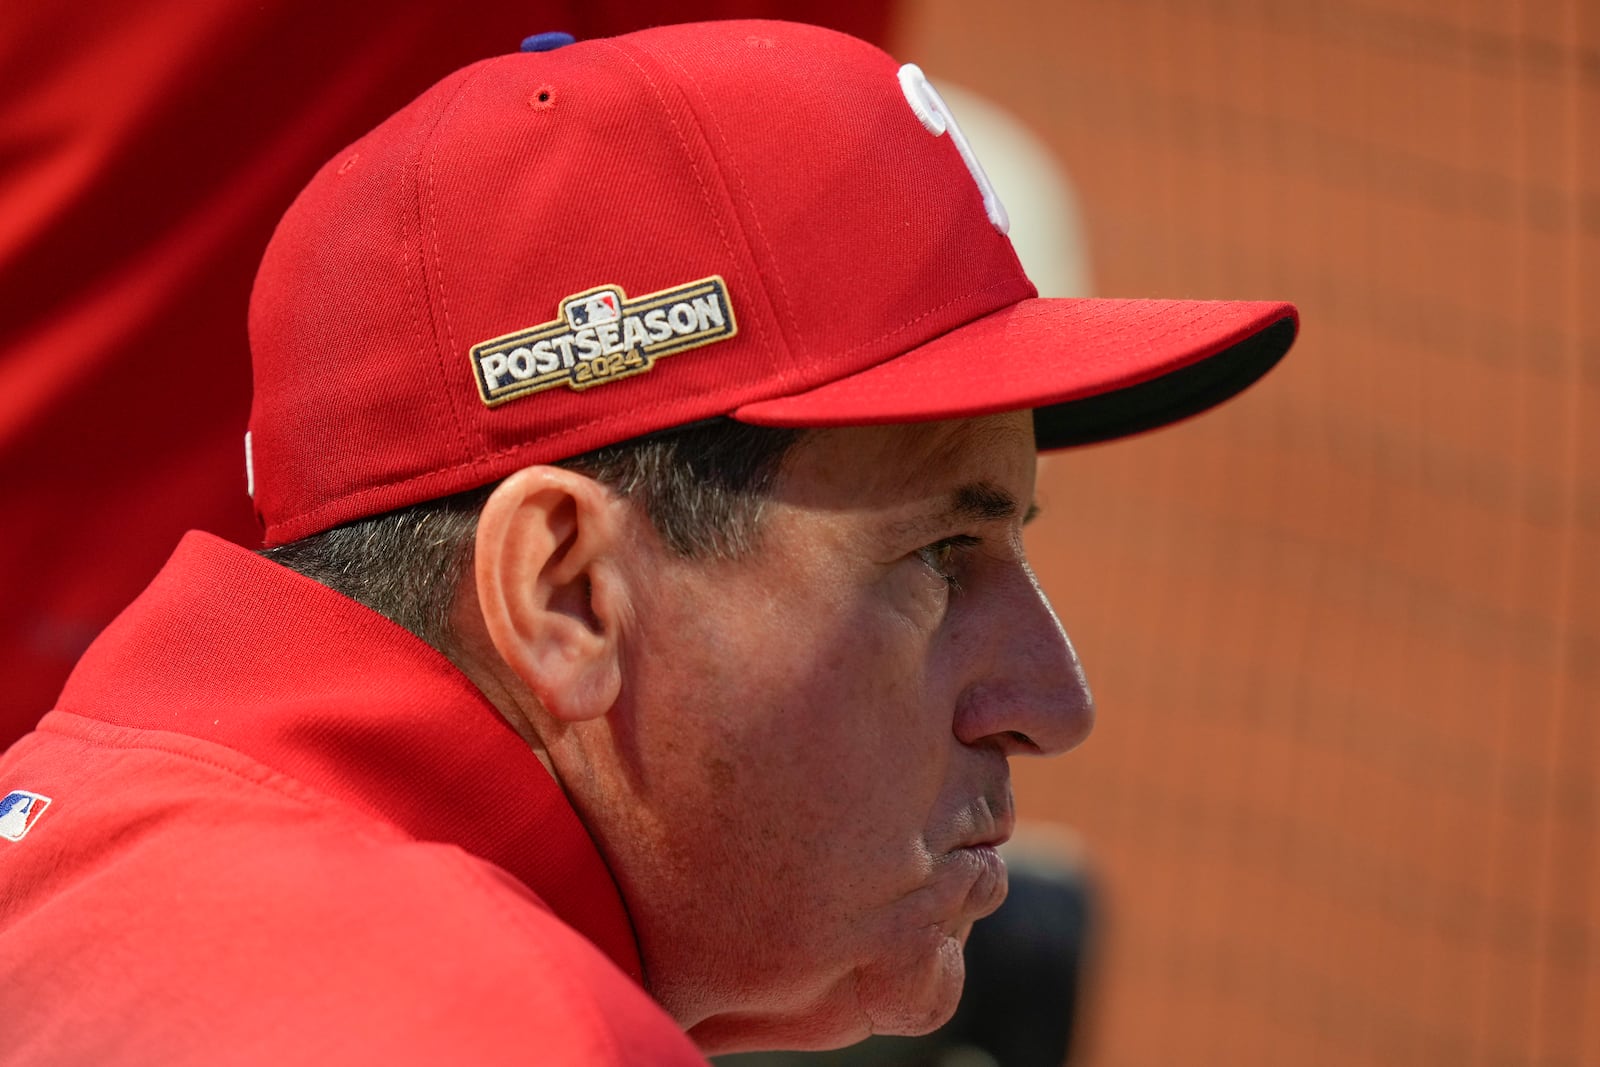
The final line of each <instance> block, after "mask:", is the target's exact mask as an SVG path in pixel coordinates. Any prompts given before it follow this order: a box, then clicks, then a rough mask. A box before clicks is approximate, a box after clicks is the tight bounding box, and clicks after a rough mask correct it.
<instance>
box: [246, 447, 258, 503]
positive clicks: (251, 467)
mask: <svg viewBox="0 0 1600 1067" xmlns="http://www.w3.org/2000/svg"><path fill="white" fill-rule="evenodd" d="M244 492H245V495H246V496H248V497H249V498H250V499H251V500H254V499H255V498H256V457H255V456H254V455H252V454H251V450H250V431H249V430H246V431H245V432H244Z"/></svg>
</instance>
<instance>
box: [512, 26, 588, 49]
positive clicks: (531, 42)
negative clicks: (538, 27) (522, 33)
mask: <svg viewBox="0 0 1600 1067" xmlns="http://www.w3.org/2000/svg"><path fill="white" fill-rule="evenodd" d="M576 40H577V38H576V37H574V36H572V34H570V33H562V32H561V31H560V30H552V31H551V32H549V33H536V34H534V35H533V36H532V37H524V38H523V39H522V50H523V51H524V52H554V51H555V50H556V49H557V48H565V47H566V46H567V45H569V44H572V43H573V42H575V41H576Z"/></svg>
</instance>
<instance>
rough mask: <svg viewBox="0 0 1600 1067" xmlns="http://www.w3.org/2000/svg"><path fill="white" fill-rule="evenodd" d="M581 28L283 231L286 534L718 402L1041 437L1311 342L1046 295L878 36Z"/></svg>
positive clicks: (960, 147)
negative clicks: (983, 423) (1012, 421)
mask: <svg viewBox="0 0 1600 1067" xmlns="http://www.w3.org/2000/svg"><path fill="white" fill-rule="evenodd" d="M566 40H567V39H565V38H563V36H562V35H541V36H540V37H539V38H530V41H529V45H528V47H531V48H532V50H530V51H524V52H521V53H518V54H514V55H508V56H501V57H498V58H494V59H489V60H485V61H483V62H481V63H477V64H474V65H473V66H470V67H467V68H465V69H463V70H459V71H457V72H455V73H454V74H452V75H450V76H449V77H447V78H445V79H444V80H443V81H441V82H439V83H438V84H437V85H435V86H433V87H432V88H430V89H428V90H427V91H426V92H424V93H423V94H422V95H421V96H420V97H418V98H417V99H416V100H415V101H413V102H412V103H411V104H409V105H408V106H407V107H405V108H404V109H403V110H401V111H400V112H398V113H397V114H395V115H393V116H391V117H390V118H389V119H388V120H387V121H385V122H384V123H383V124H382V125H380V126H379V127H378V128H377V129H375V130H373V131H372V132H371V133H369V134H368V135H367V136H365V137H363V138H362V139H360V140H359V141H357V142H356V143H355V144H353V145H351V146H350V147H349V148H348V149H347V150H346V151H344V152H341V153H340V154H339V155H338V156H337V157H335V158H334V159H332V160H330V161H329V162H328V163H327V165H326V166H324V167H323V168H322V169H321V171H319V172H318V173H317V175H316V176H315V177H314V178H313V179H312V180H311V183H310V184H309V185H308V186H307V187H306V189H305V190H304V191H303V192H302V193H301V194H300V196H299V197H298V199H296V201H295V202H294V204H293V206H291V207H290V209H289V211H288V213H287V214H286V215H285V216H284V218H283V220H282V222H281V223H280V224H279V226H278V229H277V232H276V233H275V234H274V235H273V238H272V241H271V243H270V244H269V245H268V247H267V251H266V255H265V257H264V259H263V261H262V265H261V270H260V273H259V274H258V276H257V278H256V284H255V291H254V293H253V295H252V298H251V306H250V343H251V349H252V352H253V356H254V362H255V400H254V404H253V407H252V410H251V415H250V431H251V432H250V435H249V437H248V438H247V441H248V444H249V452H250V454H251V457H252V459H251V481H252V495H253V496H254V499H255V504H256V509H257V512H258V514H259V515H260V516H261V518H262V520H263V522H264V524H265V526H266V540H267V542H268V543H269V544H277V543H282V542H284V541H290V540H294V539H296V538H300V537H304V536H306V535H307V534H311V533H315V532H317V531H319V530H324V529H327V528H329V527H331V526H336V525H338V524H340V523H344V522H348V521H350V520H352V519H356V518H360V517H363V516H368V515H374V514H378V513H380V512H384V511H388V510H391V509H393V508H398V507H403V506H406V505H409V504H414V503H417V502H420V501H423V500H428V499H432V498H435V497H440V496H446V495H449V494H451V493H456V492H460V491H462V490H465V489H469V488H472V487H474V486H478V485H483V484H485V483H488V482H491V481H493V480H495V479H496V478H500V477H503V476H505V475H507V474H509V473H511V472H512V471H515V470H517V469H519V468H521V467H524V466H527V465H530V464H535V463H546V462H553V461H557V460H561V459H565V458H569V457H572V456H575V455H579V454H581V453H584V452H587V451H590V450H591V449H594V448H598V447H600V446H602V445H607V444H612V443H615V442H619V441H624V440H627V439H629V438H633V437H638V436H641V435H643V434H647V433H651V432H654V431H658V430H662V429H665V428H668V427H672V426H678V425H683V424H686V423H691V422H695V421H698V420H701V419H706V418H709V417H713V416H719V415H726V416H731V417H733V418H735V419H738V420H740V421H743V422H747V423H753V424H756V425H762V426H800V427H822V426H844V425H868V424H875V423H886V422H910V421H921V420H927V419H941V418H953V417H962V416H973V415H982V414H990V413H994V412H1000V411H1016V410H1024V409H1030V408H1031V409H1033V410H1034V412H1035V426H1036V433H1037V437H1038V441H1039V445H1040V447H1041V448H1059V447H1064V446H1067V445H1074V444H1083V443H1088V442H1092V441H1100V440H1105V439H1107V438H1111V437H1116V436H1120V435H1123V434H1128V433H1134V432H1137V431H1140V430H1145V429H1149V428H1151V427H1154V426H1159V425H1162V424H1164V423H1167V422H1171V421H1173V420H1175V419H1179V418H1183V417H1186V416H1188V415H1192V414H1195V413H1196V412H1199V411H1201V410H1204V409H1205V408H1208V407H1210V406H1211V405H1213V404H1215V403H1218V402H1220V401H1222V400H1224V399H1226V398H1228V397H1230V396H1232V395H1233V394H1234V393H1236V392H1238V391H1239V390H1241V389H1243V388H1244V387H1245V386H1247V385H1248V384H1250V383H1251V382H1252V381H1254V380H1255V379H1256V378H1258V377H1260V376H1261V375H1262V374H1264V373H1265V372H1266V371H1267V370H1268V369H1269V368H1270V367H1271V366H1272V365H1273V364H1274V363H1276V362H1277V360H1278V359H1279V358H1280V357H1281V356H1282V355H1283V353H1284V352H1285V351H1287V349H1288V347H1289V345H1290V343H1291V342H1292V341H1293V339H1294V335H1295V330H1296V323H1297V319H1296V313H1295V309H1294V308H1293V306H1291V305H1289V304H1285V303H1273V302H1243V301H1176V300H1095V299H1040V298H1038V296H1037V295H1036V290H1035V289H1034V287H1033V285H1032V284H1031V283H1030V282H1029V281H1028V279H1027V277H1026V276H1025V275H1024V273H1023V271H1022V267H1021V265H1020V264H1019V263H1018V262H1017V257H1016V255H1015V253H1014V252H1013V251H1012V248H1011V242H1010V241H1009V239H1008V238H1007V237H1006V235H1005V232H1004V230H1005V227H1006V225H1007V222H1006V218H1005V212H1004V208H1003V207H1002V206H1001V205H1000V203H999V200H998V198H997V197H995V196H994V193H993V190H992V188H991V187H990V186H989V183H988V180H987V178H986V177H984V175H983V172H982V168H981V166H980V165H979V163H978V162H977V160H976V159H974V158H973V156H972V153H971V152H970V150H969V149H968V148H967V146H966V142H965V140H964V138H963V137H962V136H961V131H960V128H959V126H957V125H956V124H955V123H954V120H953V118H952V117H951V116H950V115H949V111H948V108H946V107H945V106H944V104H943V101H942V100H941V99H940V98H939V96H938V94H937V92H936V91H934V90H933V89H932V87H931V86H929V85H928V83H927V81H926V79H924V78H923V77H922V76H921V72H920V71H918V70H917V69H916V68H915V67H913V66H909V65H907V66H902V65H901V64H899V63H897V62H895V61H894V60H893V59H891V58H890V57H889V56H887V55H885V54H884V53H883V52H882V51H880V50H878V49H877V48H875V47H873V46H871V45H869V44H866V43H864V42H862V41H858V40H856V39H854V38H851V37H848V36H845V35H843V34H839V33H835V32H833V31H830V30H825V29H820V28H818V27H814V26H803V25H795V24H790V23H780V22H754V21H729V22H714V23H703V24H696V25H684V26H666V27H660V28H656V29H650V30H644V31H641V32H638V33H632V34H628V35H626V36H622V37H615V38H609V39H604V40H594V41H586V42H583V43H577V44H566V43H565V41H566ZM556 45H564V47H552V46H556Z"/></svg>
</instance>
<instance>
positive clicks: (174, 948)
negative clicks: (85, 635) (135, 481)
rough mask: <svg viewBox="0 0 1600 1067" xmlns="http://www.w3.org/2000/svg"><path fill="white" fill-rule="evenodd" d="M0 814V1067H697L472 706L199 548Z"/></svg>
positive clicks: (511, 736)
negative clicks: (447, 1066)
mask: <svg viewBox="0 0 1600 1067" xmlns="http://www.w3.org/2000/svg"><path fill="white" fill-rule="evenodd" d="M17 791H22V792H24V793H26V794H31V795H32V796H31V797H21V798H18V797H15V796H14V794H15V793H16V792H17ZM0 798H8V799H4V800H0V1062H4V1063H7V1064H31V1063H49V1064H52V1065H58V1064H74V1065H76V1064H85V1065H87V1064H94V1065H106V1064H140V1065H143V1064H163V1065H178V1064H201V1063H205V1064H211V1063H219V1062H225V1063H229V1064H255V1063H262V1064H266V1063H272V1064H275V1065H277V1064H284V1063H349V1062H360V1063H378V1062H383V1063H388V1064H410V1063H417V1064H422V1063H428V1064H434V1063H439V1062H444V1063H472V1064H498V1063H508V1064H509V1063H518V1064H526V1063H533V1062H536V1063H541V1064H630V1065H633V1064H652V1065H654V1064H668V1065H670V1064H702V1065H703V1064H704V1063H705V1061H704V1059H703V1058H702V1057H701V1056H700V1055H699V1053H698V1052H697V1051H696V1050H695V1048H694V1047H693V1045H692V1044H691V1043H690V1041H689V1040H688V1038H687V1037H685V1036H684V1034H683V1033H682V1032H681V1031H680V1030H679V1029H678V1027H677V1026H676V1024H675V1023H674V1022H673V1021H672V1019H671V1018H670V1017H668V1016H667V1015H666V1013H665V1012H663V1011H662V1010H661V1008H660V1007H659V1006H658V1005H656V1004H655V1002H654V1001H652V1000H651V999H650V997H649V996H648V995H647V994H646V993H645V991H644V989H643V988H642V987H641V985H640V984H639V983H640V981H641V980H642V977H643V976H642V973H641V967H640V961H639V954H638V948H637V945H636V943H635V940H634V936H633V931H632V929H631V927H630V925H629V920H628V916H627V912H626V911H625V910H624V907H623V903H622V899H621V896H620V894H619V893H618V891H617V888H616V885H615V883H614V882H613V880H612V878H611V875H610V872H609V871H608V870H607V868H606V866H605V864H604V862H603V861H602V859H601V857H600V854H599V852H598V850H597V849H596V847H595V845H594V842H593V841H592V840H591V839H590V837H589V835H588V833H587V832H586V831H585V829H584V827H583V825H582V823H581V822H580V821H579V820H578V817H577V815H576V814H575V813H574V811H573V809H572V807H571V806H570V805H569V804H568V803H567V801H566V798H565V797H564V795H563V794H562V792H561V790H560V788H559V786H558V785H557V784H556V783H555V781H554V780H552V778H551V777H550V775H549V773H548V772H547V771H546V770H545V768H544V766H543V764H541V763H540V762H539V760H538V759H537V757H536V756H535V755H534V753H533V752H532V750H530V749H529V747H528V746H527V745H526V744H525V743H524V742H523V741H522V740H521V739H520V738H519V737H517V735H516V734H515V733H514V732H513V731H512V730H511V728H510V727H509V726H508V725H507V724H506V722H505V721H504V719H502V718H501V716H500V715H499V713H498V712H496V711H495V709H494V708H493V707H492V706H491V705H490V704H489V703H488V702H487V701H486V700H485V699H484V698H483V697H482V696H481V695H480V694H479V692H478V691H477V690H476V689H475V688H474V687H473V686H472V685H471V683H470V682H468V681H467V679H466V678H465V677H463V676H462V675H461V674H460V673H459V672H458V671H457V670H456V669H455V668H454V667H453V666H452V665H451V664H450V663H449V662H448V661H447V660H445V659H444V658H443V657H442V656H441V655H439V654H438V653H437V652H435V651H434V650H433V649H431V648H429V647H428V646H427V645H425V644H424V643H422V642H421V641H419V640H418V639H416V638H415V637H413V636H412V635H411V634H409V633H407V632H405V631H404V630H402V629H401V628H399V627H397V626H395V625H393V624H391V623H390V622H388V621H387V620H385V619H383V618H381V617H380V616H378V615H377V614H375V613H373V612H371V611H369V610H367V609H366V608H364V607H362V606H360V605H358V604H356V603H355V602H353V601H351V600H349V599H347V598H345V597H343V596H341V595H339V594H337V593H335V592H333V591H331V590H329V589H327V588H325V587H323V586H321V585H319V584H317V583H316V582H313V581H311V580H309V579H307V578H303V577H301V576H300V575H297V574H294V573H293V572H291V571H288V570H286V569H285V568H283V567H281V566H279V565H277V564H275V563H271V562H269V561H267V560H264V559H261V558H260V557H258V556H255V555H254V554H252V553H249V552H246V551H245V550H243V549H240V548H237V547H234V546H232V545H230V544H228V543H226V542H224V541H221V540H219V539H217V538H214V537H212V536H210V535H207V534H199V533H192V534H190V535H189V536H188V537H187V538H185V539H184V541H183V542H182V544H181V545H180V546H179V548H178V550H177V552H176V553H175V554H174V556H173V558H172V560H171V561H170V562H169V563H168V564H167V566H166V568H165V569H164V570H163V571H162V572H161V574H160V575H159V576H158V577H157V578H156V580H155V581H154V583H152V585H151V586H150V588H149V589H148V590H146V591H145V593H144V594H143V595H142V596H141V597H140V598H139V599H138V600H136V601H135V602H134V603H133V605H132V606H131V607H129V608H128V610H127V611H125V612H124V613H123V614H122V616H121V617H119V618H118V619H117V620H116V621H115V622H114V623H112V625H111V626H110V627H109V628H108V629H107V630H106V631H105V633H104V634H103V635H102V636H101V637H100V639H99V640H97V641H96V642H95V644H94V645H93V646H92V647H91V648H90V649H89V651H88V653H87V654H85V656H84V658H83V660H82V661H81V662H80V663H79V665H78V667H77V669H76V670H75V671H74V673H73V675H72V677H71V679H70V680H69V682H68V683H67V687H66V690H65V691H64V692H63V694H62V697H61V701H60V703H59V704H58V705H57V708H56V710H54V711H52V712H51V713H50V714H49V715H48V716H46V717H45V719H44V720H43V722H41V723H40V725H39V728H38V729H37V730H36V731H35V732H33V733H31V734H29V735H27V736H26V737H24V738H23V739H22V740H21V741H19V742H18V743H17V744H16V745H15V746H14V747H13V748H12V749H11V750H10V751H9V752H7V753H6V754H5V756H4V757H3V758H0ZM41 801H42V802H41ZM19 831H20V833H19ZM13 838H14V839H13Z"/></svg>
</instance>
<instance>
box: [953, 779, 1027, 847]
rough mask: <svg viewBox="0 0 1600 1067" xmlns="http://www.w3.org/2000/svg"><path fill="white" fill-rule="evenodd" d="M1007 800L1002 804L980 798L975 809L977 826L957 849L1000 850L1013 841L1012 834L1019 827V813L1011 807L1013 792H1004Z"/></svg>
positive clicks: (1007, 789) (986, 798)
mask: <svg viewBox="0 0 1600 1067" xmlns="http://www.w3.org/2000/svg"><path fill="white" fill-rule="evenodd" d="M1004 795H1005V798H1006V799H1005V800H1004V801H1003V802H1002V803H998V804H996V803H991V802H990V800H989V798H988V797H981V798H979V800H978V802H977V804H976V805H975V808H976V809H977V811H978V813H979V817H978V818H976V819H974V820H973V821H974V822H975V823H976V824H977V825H976V826H975V827H974V830H973V832H972V833H971V834H969V835H967V836H966V837H964V838H962V839H961V841H960V842H959V843H958V844H957V845H956V848H982V847H989V848H999V847H1000V846H1001V845H1003V844H1005V843H1006V842H1007V841H1009V840H1011V834H1012V833H1013V832H1014V831H1015V830H1016V827H1017V813H1016V811H1015V809H1013V808H1012V806H1011V790H1010V788H1009V787H1007V788H1006V789H1005V790H1004Z"/></svg>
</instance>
